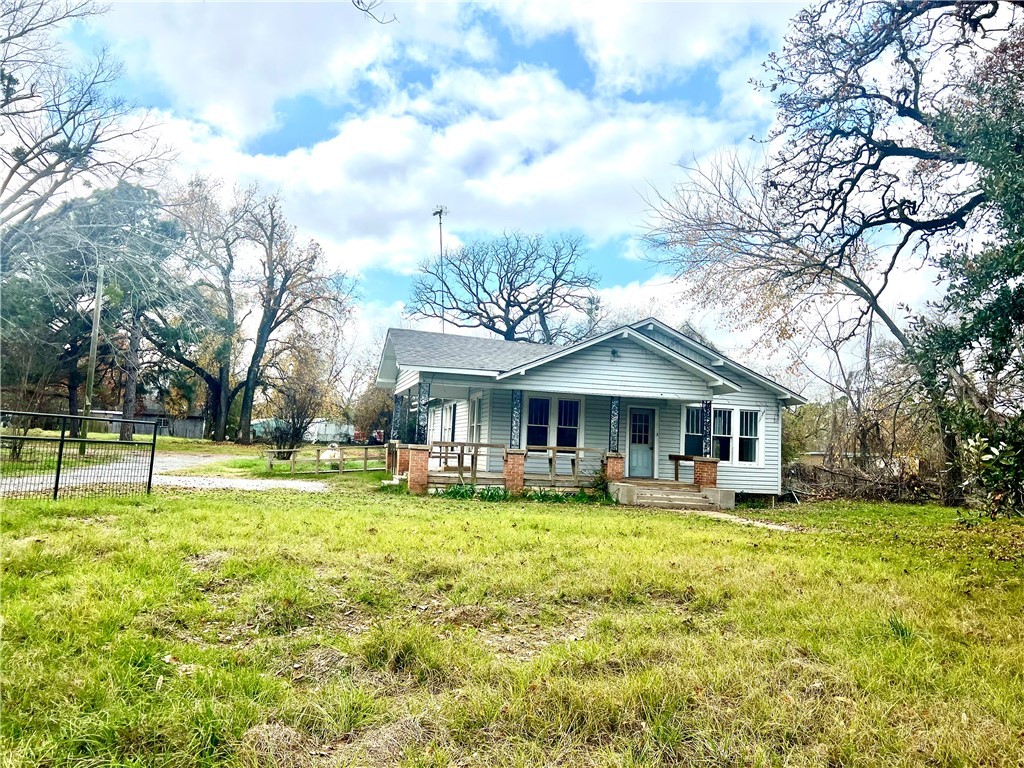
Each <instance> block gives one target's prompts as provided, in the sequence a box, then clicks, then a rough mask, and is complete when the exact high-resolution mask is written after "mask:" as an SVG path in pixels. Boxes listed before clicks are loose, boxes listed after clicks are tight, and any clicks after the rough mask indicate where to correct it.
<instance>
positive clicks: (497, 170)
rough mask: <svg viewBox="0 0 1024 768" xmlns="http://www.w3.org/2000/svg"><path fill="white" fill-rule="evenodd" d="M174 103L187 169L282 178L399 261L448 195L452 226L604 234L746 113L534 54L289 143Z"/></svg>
mask: <svg viewBox="0 0 1024 768" xmlns="http://www.w3.org/2000/svg"><path fill="white" fill-rule="evenodd" d="M165 117H166V120H165V123H164V126H163V128H162V130H163V132H164V136H165V138H166V139H167V140H168V142H169V143H172V144H174V145H175V146H176V147H177V148H178V150H179V155H178V156H179V163H180V166H181V170H182V172H183V173H185V174H187V173H190V172H192V171H203V172H207V173H211V174H213V175H216V176H220V177H223V178H225V179H228V180H237V181H239V182H241V183H247V182H249V181H258V182H260V183H261V185H262V186H263V187H264V188H265V189H267V190H268V191H271V190H278V189H279V190H280V191H281V192H282V193H283V195H284V197H285V199H286V202H287V204H288V210H289V212H290V215H291V217H292V219H293V220H294V221H295V223H296V224H297V225H299V227H300V228H301V229H302V230H303V231H304V233H308V234H309V235H311V236H314V237H316V238H317V239H320V240H322V241H324V242H325V243H328V244H333V245H334V248H333V249H332V250H334V252H335V253H336V254H337V256H336V258H338V259H339V260H341V261H342V262H343V263H344V264H345V266H348V267H350V268H352V267H357V268H361V267H362V265H367V264H372V265H376V266H386V267H388V268H391V269H395V270H398V271H403V272H408V271H410V270H411V269H413V268H414V267H415V265H416V264H417V263H418V262H419V261H420V260H421V259H422V258H423V257H424V256H425V255H428V254H430V253H431V252H432V250H433V248H434V244H435V243H436V240H435V239H434V237H435V233H436V230H435V229H434V228H433V224H434V220H433V219H431V217H430V213H431V211H432V210H433V206H434V205H436V204H438V203H443V204H445V205H447V206H448V207H449V209H450V210H451V214H450V217H449V219H448V221H447V222H446V229H450V230H451V231H452V232H453V233H454V232H458V231H462V232H480V231H484V232H497V231H501V230H503V229H514V228H520V229H524V230H529V231H564V230H569V229H574V230H579V231H583V232H585V233H586V234H587V236H588V237H589V238H590V239H591V241H592V242H593V243H594V244H596V245H600V244H601V243H602V242H604V241H606V240H608V239H611V238H621V237H622V236H623V235H625V234H633V232H634V228H635V226H636V224H637V223H638V222H639V221H640V220H641V218H642V215H643V210H644V207H645V206H644V203H643V200H642V199H641V196H640V190H642V189H643V188H644V187H645V186H646V184H647V182H648V181H650V182H653V183H655V184H658V185H662V186H664V185H666V184H668V183H669V182H670V180H671V179H672V178H673V177H675V176H676V175H677V173H678V170H677V169H676V168H675V167H674V165H673V164H674V163H675V162H676V161H677V160H679V159H680V158H682V157H688V156H690V155H691V154H693V155H698V156H699V155H702V154H704V153H706V152H709V151H711V150H713V149H714V148H716V147H718V146H720V145H721V144H723V143H728V142H729V141H731V140H735V139H738V138H741V137H742V135H743V127H744V126H743V125H742V123H736V122H733V121H728V122H727V121H714V120H711V119H710V118H708V117H704V116H699V115H694V114H688V113H686V112H684V111H680V110H679V109H678V108H671V107H668V106H663V105H657V104H648V103H639V104H638V103H633V102H629V101H624V100H618V99H588V98H587V97H586V96H584V95H582V94H580V93H578V92H575V91H572V90H570V89H568V88H567V87H566V86H565V85H563V84H562V83H561V82H560V81H559V80H558V78H557V77H556V76H555V75H554V74H553V73H552V72H550V71H548V70H542V69H536V68H520V69H517V70H515V71H513V72H511V73H509V74H507V75H495V74H485V73H481V72H478V71H473V70H467V69H459V70H452V71H447V72H442V73H441V74H440V75H439V76H438V77H437V79H436V80H435V83H434V84H433V87H431V88H430V89H428V90H426V91H423V92H422V93H419V94H417V95H416V96H414V97H410V96H408V95H406V94H404V93H396V94H395V96H394V97H393V98H392V99H391V100H390V101H389V102H388V103H387V104H385V105H383V106H381V107H379V108H378V109H376V110H373V111H367V112H363V113H362V114H359V115H356V116H353V117H350V118H349V119H347V120H344V121H342V122H341V123H340V124H339V125H338V126H337V133H336V135H335V136H333V137H332V138H330V139H328V140H326V141H323V142H321V143H319V144H316V145H315V146H313V147H310V148H301V149H296V150H293V151H292V152H289V153H288V154H287V155H285V156H262V155H256V156H253V155H249V154H247V153H246V152H245V151H244V150H243V149H242V146H241V142H240V141H239V140H238V139H237V138H236V137H229V136H225V135H223V134H218V133H217V132H215V131H213V130H212V129H211V128H209V127H208V126H205V125H203V124H199V123H196V122H194V121H189V120H183V119H181V118H175V117H173V116H172V115H166V116H165ZM748 130H749V126H748Z"/></svg>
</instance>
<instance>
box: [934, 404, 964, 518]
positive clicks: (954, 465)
mask: <svg viewBox="0 0 1024 768" xmlns="http://www.w3.org/2000/svg"><path fill="white" fill-rule="evenodd" d="M939 431H940V433H941V434H942V461H943V463H944V464H945V471H944V472H943V473H942V475H941V480H942V503H943V505H945V506H947V507H958V506H960V505H961V504H963V503H964V472H963V467H962V466H960V450H959V448H960V438H959V437H958V435H957V434H956V432H955V431H954V430H953V429H952V428H951V427H950V425H949V424H948V423H947V422H946V419H945V418H943V417H942V416H941V415H940V416H939Z"/></svg>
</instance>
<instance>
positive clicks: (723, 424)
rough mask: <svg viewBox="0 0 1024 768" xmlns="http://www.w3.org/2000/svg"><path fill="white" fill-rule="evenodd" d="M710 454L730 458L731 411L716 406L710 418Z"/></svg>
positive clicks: (723, 458)
mask: <svg viewBox="0 0 1024 768" xmlns="http://www.w3.org/2000/svg"><path fill="white" fill-rule="evenodd" d="M711 455H712V456H714V457H715V458H716V459H721V460H722V461H731V460H732V411H727V410H722V409H718V408H716V409H715V410H714V411H713V412H712V418H711Z"/></svg>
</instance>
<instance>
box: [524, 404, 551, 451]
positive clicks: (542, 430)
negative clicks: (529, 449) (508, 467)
mask: <svg viewBox="0 0 1024 768" xmlns="http://www.w3.org/2000/svg"><path fill="white" fill-rule="evenodd" d="M550 410H551V401H550V400H548V399H547V398H546V397H531V398H530V404H529V407H528V408H527V414H526V444H527V445H547V444H548V419H549V412H550Z"/></svg>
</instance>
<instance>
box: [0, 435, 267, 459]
mask: <svg viewBox="0 0 1024 768" xmlns="http://www.w3.org/2000/svg"><path fill="white" fill-rule="evenodd" d="M28 434H29V435H32V436H35V437H60V431H59V430H53V429H31V430H29V432H28ZM5 435H7V436H10V433H5ZM88 438H89V439H90V440H118V439H119V438H120V434H119V433H117V432H92V431H91V432H89V434H88ZM133 439H134V440H135V442H142V443H148V442H149V441H150V440H152V436H151V435H141V434H137V435H135V437H134V438H133ZM156 449H157V451H160V452H162V453H204V454H205V453H209V454H213V455H217V456H238V455H246V454H251V455H262V454H263V453H264V451H266V449H267V446H266V445H239V444H238V443H231V442H225V443H215V442H213V441H212V440H198V439H194V438H190V437H170V436H168V435H157V437H156Z"/></svg>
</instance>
